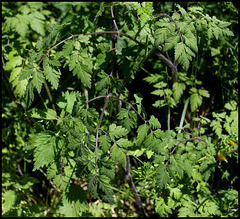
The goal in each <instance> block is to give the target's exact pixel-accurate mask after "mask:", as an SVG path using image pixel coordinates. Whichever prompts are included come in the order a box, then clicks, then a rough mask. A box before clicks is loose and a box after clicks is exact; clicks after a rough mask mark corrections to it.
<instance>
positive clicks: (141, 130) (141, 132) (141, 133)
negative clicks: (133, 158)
mask: <svg viewBox="0 0 240 219" xmlns="http://www.w3.org/2000/svg"><path fill="white" fill-rule="evenodd" d="M148 130H149V127H148V126H147V125H146V124H143V125H140V126H139V127H138V129H137V133H138V135H137V144H138V145H140V144H141V143H142V142H143V140H144V138H145V137H146V136H147V133H148Z"/></svg>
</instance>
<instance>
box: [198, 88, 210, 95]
mask: <svg viewBox="0 0 240 219" xmlns="http://www.w3.org/2000/svg"><path fill="white" fill-rule="evenodd" d="M198 92H199V94H200V95H201V96H203V97H210V94H209V92H208V91H207V90H204V89H202V88H201V89H199V90H198Z"/></svg>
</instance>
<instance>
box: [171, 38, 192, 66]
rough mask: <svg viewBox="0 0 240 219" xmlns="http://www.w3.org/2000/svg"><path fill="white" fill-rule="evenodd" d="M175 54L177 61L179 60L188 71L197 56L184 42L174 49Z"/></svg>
mask: <svg viewBox="0 0 240 219" xmlns="http://www.w3.org/2000/svg"><path fill="white" fill-rule="evenodd" d="M174 52H175V54H174V58H175V60H178V61H179V63H181V64H182V65H183V67H184V68H185V69H186V70H187V69H188V67H189V64H190V61H192V56H195V54H194V53H193V52H192V50H191V49H190V48H189V47H187V46H186V45H185V44H184V43H183V42H179V43H177V44H176V46H175V47H174Z"/></svg>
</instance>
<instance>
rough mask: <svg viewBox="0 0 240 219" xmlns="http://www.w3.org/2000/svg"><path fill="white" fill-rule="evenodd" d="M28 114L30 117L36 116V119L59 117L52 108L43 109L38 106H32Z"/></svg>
mask: <svg viewBox="0 0 240 219" xmlns="http://www.w3.org/2000/svg"><path fill="white" fill-rule="evenodd" d="M26 115H27V116H28V117H31V118H36V119H46V120H55V119H57V113H56V111H54V110H52V109H47V110H41V109H37V108H32V109H30V110H29V111H28V112H27V113H26Z"/></svg>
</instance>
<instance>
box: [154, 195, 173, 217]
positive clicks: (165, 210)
mask: <svg viewBox="0 0 240 219" xmlns="http://www.w3.org/2000/svg"><path fill="white" fill-rule="evenodd" d="M155 209H156V212H157V213H158V214H159V215H160V216H161V217H166V216H168V215H169V214H172V210H171V208H170V207H169V205H166V203H165V201H164V199H163V197H159V198H158V199H157V200H156V207H155Z"/></svg>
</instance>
